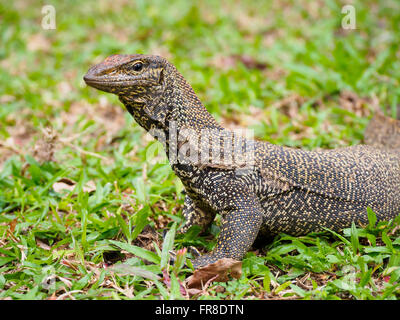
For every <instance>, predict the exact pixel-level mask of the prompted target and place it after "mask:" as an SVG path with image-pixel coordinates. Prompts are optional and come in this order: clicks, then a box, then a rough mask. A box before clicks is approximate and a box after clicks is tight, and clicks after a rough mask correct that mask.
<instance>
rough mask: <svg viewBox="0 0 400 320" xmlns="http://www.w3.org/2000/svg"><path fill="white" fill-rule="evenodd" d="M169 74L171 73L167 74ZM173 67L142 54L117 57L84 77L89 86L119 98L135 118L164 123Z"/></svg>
mask: <svg viewBox="0 0 400 320" xmlns="http://www.w3.org/2000/svg"><path fill="white" fill-rule="evenodd" d="M167 70H168V71H167ZM171 71H172V72H173V66H172V65H171V64H170V63H169V62H168V61H167V60H166V59H164V58H162V57H160V56H154V55H142V54H133V55H127V54H121V55H120V54H118V55H117V54H116V55H112V56H109V57H108V58H106V59H105V60H104V61H103V62H101V63H99V64H97V65H94V66H93V67H91V68H90V69H89V71H88V72H87V73H86V75H85V76H84V77H83V79H84V81H85V82H86V84H87V85H89V86H91V87H93V88H96V89H99V90H102V91H105V92H110V93H113V94H116V95H118V97H119V99H120V100H121V102H122V103H124V104H125V106H126V107H127V109H128V111H129V112H131V113H132V114H133V115H135V114H137V115H139V114H141V116H140V117H142V115H143V114H145V115H146V117H148V118H149V119H153V120H159V121H160V120H162V118H163V117H165V112H164V110H162V109H163V108H162V107H160V104H161V103H160V102H161V101H162V100H163V98H164V91H165V88H166V87H167V82H168V81H167V78H168V75H167V76H165V75H166V74H167V73H170V72H171Z"/></svg>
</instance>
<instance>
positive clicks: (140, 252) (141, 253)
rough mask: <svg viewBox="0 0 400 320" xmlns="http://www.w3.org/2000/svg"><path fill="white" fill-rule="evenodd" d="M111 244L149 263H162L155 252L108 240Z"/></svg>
mask: <svg viewBox="0 0 400 320" xmlns="http://www.w3.org/2000/svg"><path fill="white" fill-rule="evenodd" d="M108 241H109V242H110V243H112V244H114V245H116V246H117V247H119V248H121V249H122V250H125V251H128V252H129V253H132V254H134V255H135V256H138V257H140V258H142V259H145V260H147V261H150V262H153V263H156V264H157V263H160V257H159V256H158V255H156V254H155V253H154V252H151V251H149V250H146V249H143V248H140V247H137V246H134V245H132V244H129V243H124V242H120V241H116V240H108Z"/></svg>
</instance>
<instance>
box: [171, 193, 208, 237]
mask: <svg viewBox="0 0 400 320" xmlns="http://www.w3.org/2000/svg"><path fill="white" fill-rule="evenodd" d="M182 214H183V216H184V218H185V220H186V222H185V224H184V225H183V226H182V227H181V228H179V230H178V232H179V233H185V232H186V231H187V230H188V229H189V228H190V227H191V226H193V225H198V226H200V227H201V231H205V230H206V229H207V227H208V226H209V225H210V223H211V222H212V221H213V220H214V217H215V213H214V212H212V210H207V209H205V208H202V207H200V206H199V205H197V204H196V203H195V201H193V200H192V198H191V197H190V196H189V195H186V197H185V203H184V206H183V210H182Z"/></svg>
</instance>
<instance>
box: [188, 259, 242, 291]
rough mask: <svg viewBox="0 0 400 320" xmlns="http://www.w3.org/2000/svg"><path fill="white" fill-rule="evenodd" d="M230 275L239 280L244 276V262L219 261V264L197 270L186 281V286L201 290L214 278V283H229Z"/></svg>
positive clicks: (215, 263)
mask: <svg viewBox="0 0 400 320" xmlns="http://www.w3.org/2000/svg"><path fill="white" fill-rule="evenodd" d="M229 274H230V275H231V276H232V277H233V278H235V279H239V278H240V276H241V275H242V262H241V261H238V260H234V259H230V258H223V259H219V260H218V261H217V262H214V263H211V264H209V265H207V266H204V267H202V268H200V269H197V270H195V271H194V273H193V275H191V276H190V277H189V278H187V279H186V284H187V287H188V288H189V289H201V288H202V287H204V284H205V283H207V282H208V281H209V280H210V279H212V278H214V279H213V280H212V281H218V282H226V281H228V280H229V277H228V275H229Z"/></svg>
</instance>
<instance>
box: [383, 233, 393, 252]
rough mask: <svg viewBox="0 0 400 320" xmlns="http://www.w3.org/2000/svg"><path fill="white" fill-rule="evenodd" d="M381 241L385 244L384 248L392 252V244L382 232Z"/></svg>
mask: <svg viewBox="0 0 400 320" xmlns="http://www.w3.org/2000/svg"><path fill="white" fill-rule="evenodd" d="M382 241H383V242H384V243H385V244H386V247H387V248H388V249H389V250H390V251H392V252H393V244H392V240H390V238H389V236H388V235H387V233H386V232H385V231H383V232H382Z"/></svg>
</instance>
